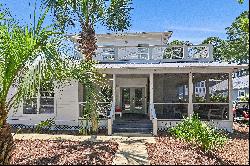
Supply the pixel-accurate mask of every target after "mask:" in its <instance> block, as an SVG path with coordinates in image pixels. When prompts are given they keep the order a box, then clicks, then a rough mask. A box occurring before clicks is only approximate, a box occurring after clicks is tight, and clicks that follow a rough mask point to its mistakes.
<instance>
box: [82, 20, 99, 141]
mask: <svg viewBox="0 0 250 166" xmlns="http://www.w3.org/2000/svg"><path fill="white" fill-rule="evenodd" d="M95 35H96V34H95V29H94V27H93V25H92V24H89V22H86V23H82V32H81V33H80V39H79V40H78V43H79V51H80V52H81V53H82V54H83V56H85V61H86V62H91V61H92V59H93V55H94V53H95V51H96V49H97V45H96V42H97V39H96V36H95ZM91 84H93V83H91ZM90 86H91V87H92V86H93V85H90ZM89 95H90V96H91V95H92V94H89ZM92 100H94V99H93V98H92ZM94 102H96V101H94ZM90 108H92V110H90V111H91V112H90V118H91V124H92V129H91V135H92V136H91V138H93V140H95V139H96V136H97V132H98V120H97V116H98V115H97V110H96V109H97V108H96V107H93V106H91V107H90Z"/></svg>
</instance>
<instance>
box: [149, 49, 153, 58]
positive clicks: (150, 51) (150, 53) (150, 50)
mask: <svg viewBox="0 0 250 166" xmlns="http://www.w3.org/2000/svg"><path fill="white" fill-rule="evenodd" d="M148 49H149V57H148V60H151V59H152V53H153V47H148Z"/></svg>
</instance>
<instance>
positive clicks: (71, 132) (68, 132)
mask: <svg viewBox="0 0 250 166" xmlns="http://www.w3.org/2000/svg"><path fill="white" fill-rule="evenodd" d="M11 132H12V133H18V134H28V133H31V134H34V133H39V134H61V135H83V134H81V133H79V130H41V131H40V132H36V130H35V129H25V128H23V129H18V128H14V127H12V128H11ZM107 133H108V130H107V129H99V130H98V135H107Z"/></svg>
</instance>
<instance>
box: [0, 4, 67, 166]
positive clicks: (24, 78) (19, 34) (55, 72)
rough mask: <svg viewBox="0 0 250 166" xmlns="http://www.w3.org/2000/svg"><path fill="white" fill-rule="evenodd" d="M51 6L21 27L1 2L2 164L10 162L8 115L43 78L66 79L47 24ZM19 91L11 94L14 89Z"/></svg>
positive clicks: (0, 111)
mask: <svg viewBox="0 0 250 166" xmlns="http://www.w3.org/2000/svg"><path fill="white" fill-rule="evenodd" d="M47 12H48V9H47V10H46V11H45V13H44V14H43V15H41V16H40V17H39V19H38V22H37V23H36V24H35V25H32V26H30V27H29V26H24V27H21V26H19V25H18V22H16V21H15V20H14V19H13V18H12V17H11V15H10V13H9V12H8V11H7V10H6V9H3V8H2V7H1V5H0V152H1V153H0V165H5V164H9V162H10V158H11V152H12V150H13V146H14V143H13V138H12V135H11V132H10V127H9V125H8V124H7V121H6V118H7V115H8V112H9V111H10V110H11V109H13V108H16V107H17V106H18V105H19V103H20V101H21V100H22V99H23V98H24V97H29V96H32V95H34V94H36V93H37V91H38V90H39V87H40V83H41V80H49V79H51V78H52V77H53V78H55V80H62V79H63V78H64V75H67V72H65V69H64V65H63V63H62V58H60V57H61V55H60V54H59V53H58V49H57V46H58V45H60V40H58V38H55V36H56V35H57V34H58V33H57V32H56V31H55V30H54V29H52V28H51V27H50V26H49V27H45V28H44V27H43V22H44V19H45V17H46V14H47ZM13 87H14V88H15V89H16V91H15V93H13V94H10V93H9V92H10V89H11V88H13Z"/></svg>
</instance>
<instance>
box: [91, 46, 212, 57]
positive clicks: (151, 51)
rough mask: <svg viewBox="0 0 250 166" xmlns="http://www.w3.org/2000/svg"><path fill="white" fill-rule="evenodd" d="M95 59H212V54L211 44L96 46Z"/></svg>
mask: <svg viewBox="0 0 250 166" xmlns="http://www.w3.org/2000/svg"><path fill="white" fill-rule="evenodd" d="M95 59H96V60H98V61H116V60H118V61H119V60H162V61H177V60H178V61H189V60H190V61H193V60H199V61H212V60H213V55H212V46H211V45H192V46H186V45H149V46H143V47H140V46H98V48H97V51H96V55H95Z"/></svg>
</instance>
